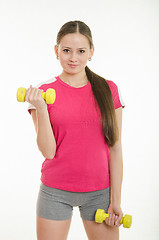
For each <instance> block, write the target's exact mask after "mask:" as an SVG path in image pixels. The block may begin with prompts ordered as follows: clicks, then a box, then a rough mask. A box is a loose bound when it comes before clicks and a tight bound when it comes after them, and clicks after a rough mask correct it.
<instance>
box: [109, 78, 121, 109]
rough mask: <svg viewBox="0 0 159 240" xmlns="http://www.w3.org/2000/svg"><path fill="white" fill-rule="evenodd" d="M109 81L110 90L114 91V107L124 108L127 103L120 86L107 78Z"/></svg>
mask: <svg viewBox="0 0 159 240" xmlns="http://www.w3.org/2000/svg"><path fill="white" fill-rule="evenodd" d="M107 83H108V85H109V88H110V91H111V93H112V98H113V103H114V108H115V109H117V108H120V107H122V108H124V107H125V104H124V101H123V99H122V96H121V92H120V89H119V87H118V86H117V85H116V84H115V83H114V82H113V81H110V80H107Z"/></svg>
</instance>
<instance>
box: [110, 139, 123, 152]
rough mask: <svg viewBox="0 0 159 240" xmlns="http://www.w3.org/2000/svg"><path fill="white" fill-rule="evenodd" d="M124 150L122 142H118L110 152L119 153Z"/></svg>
mask: <svg viewBox="0 0 159 240" xmlns="http://www.w3.org/2000/svg"><path fill="white" fill-rule="evenodd" d="M121 149H122V144H121V141H116V143H115V144H114V146H112V147H110V152H119V151H121Z"/></svg>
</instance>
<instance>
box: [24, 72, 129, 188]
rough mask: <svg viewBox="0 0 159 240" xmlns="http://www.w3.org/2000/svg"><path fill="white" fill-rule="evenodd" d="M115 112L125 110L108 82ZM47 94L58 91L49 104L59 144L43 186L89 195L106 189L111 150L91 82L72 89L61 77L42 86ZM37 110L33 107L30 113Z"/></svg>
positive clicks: (46, 169)
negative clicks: (119, 109)
mask: <svg viewBox="0 0 159 240" xmlns="http://www.w3.org/2000/svg"><path fill="white" fill-rule="evenodd" d="M106 81H107V83H108V85H109V87H110V90H111V93H112V97H113V103H114V108H115V109H117V108H119V107H124V106H125V105H124V103H123V101H122V98H121V94H120V92H119V89H118V87H117V85H116V84H115V83H114V82H113V81H110V80H106ZM36 87H38V88H39V89H43V90H44V92H45V91H46V90H47V89H48V88H53V89H55V92H56V99H55V102H54V103H53V104H47V109H48V113H49V116H50V122H51V126H52V130H53V133H54V136H55V140H56V154H55V156H54V158H53V159H47V158H46V159H45V161H44V162H43V164H42V168H41V181H42V183H43V184H45V185H47V186H49V187H53V188H58V189H62V190H66V191H73V192H89V191H96V190H101V189H105V188H107V187H109V186H110V182H109V147H108V145H107V144H106V143H105V140H104V133H103V131H102V125H101V121H100V117H101V115H100V110H99V107H98V105H97V103H96V102H95V98H94V95H93V92H92V89H91V84H90V82H88V83H87V85H85V86H83V87H79V88H76V87H72V86H70V85H68V84H67V83H65V82H63V81H62V80H61V79H60V77H59V76H57V77H55V78H53V79H50V80H49V81H46V82H44V83H41V84H39V85H38V86H36ZM30 109H35V107H34V106H33V105H31V104H29V106H28V111H29V113H30Z"/></svg>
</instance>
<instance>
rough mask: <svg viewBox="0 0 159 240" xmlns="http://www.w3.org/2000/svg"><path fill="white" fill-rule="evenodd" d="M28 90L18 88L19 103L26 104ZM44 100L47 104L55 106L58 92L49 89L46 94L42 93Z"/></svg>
mask: <svg viewBox="0 0 159 240" xmlns="http://www.w3.org/2000/svg"><path fill="white" fill-rule="evenodd" d="M26 91H27V89H26V88H23V87H21V88H18V90H17V101H18V102H25V96H26ZM42 98H43V99H44V100H45V101H46V103H47V104H53V103H54V102H55V98H56V92H55V90H54V89H52V88H48V89H47V91H46V92H42Z"/></svg>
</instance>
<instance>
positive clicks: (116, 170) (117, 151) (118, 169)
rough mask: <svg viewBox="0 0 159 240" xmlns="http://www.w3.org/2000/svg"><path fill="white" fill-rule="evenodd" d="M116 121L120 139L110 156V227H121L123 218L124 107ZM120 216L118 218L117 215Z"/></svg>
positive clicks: (111, 150)
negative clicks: (122, 130)
mask: <svg viewBox="0 0 159 240" xmlns="http://www.w3.org/2000/svg"><path fill="white" fill-rule="evenodd" d="M115 113H116V119H117V124H118V130H119V139H118V141H116V143H115V145H114V146H113V147H110V151H109V152H110V155H109V172H110V205H109V209H108V213H111V216H110V217H109V218H108V219H106V223H107V224H108V225H111V226H113V225H114V224H115V225H117V226H120V224H119V222H120V220H121V218H122V216H123V213H122V210H121V208H120V204H121V187H122V179H123V158H122V144H121V128H122V107H120V108H118V109H116V110H115ZM113 214H115V215H118V218H116V217H115V215H113Z"/></svg>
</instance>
